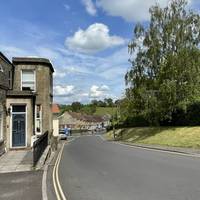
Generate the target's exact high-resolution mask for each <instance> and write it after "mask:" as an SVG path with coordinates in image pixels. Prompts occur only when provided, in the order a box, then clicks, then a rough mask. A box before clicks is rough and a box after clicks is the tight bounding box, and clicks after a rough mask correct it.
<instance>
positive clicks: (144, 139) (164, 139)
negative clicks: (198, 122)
mask: <svg viewBox="0 0 200 200" xmlns="http://www.w3.org/2000/svg"><path fill="white" fill-rule="evenodd" d="M116 134H117V138H118V139H119V140H121V141H124V142H130V143H138V144H153V145H163V146H172V147H187V148H200V127H167V128H166V127H165V128H163V127H161V128H160V127H159V128H157V127H156V128H155V127H151V128H149V127H146V128H128V129H119V130H116ZM105 137H106V138H107V139H113V132H112V131H110V132H108V133H106V135H105Z"/></svg>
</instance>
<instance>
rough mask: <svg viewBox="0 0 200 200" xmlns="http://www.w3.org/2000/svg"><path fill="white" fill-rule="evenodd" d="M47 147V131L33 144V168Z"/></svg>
mask: <svg viewBox="0 0 200 200" xmlns="http://www.w3.org/2000/svg"><path fill="white" fill-rule="evenodd" d="M47 146H48V131H47V132H45V133H44V134H43V135H41V136H40V137H39V139H38V140H36V141H35V142H34V143H33V166H35V165H36V164H37V162H38V160H39V159H40V157H41V155H42V154H43V152H44V150H45V149H46V147H47Z"/></svg>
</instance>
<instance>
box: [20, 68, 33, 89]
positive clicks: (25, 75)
mask: <svg viewBox="0 0 200 200" xmlns="http://www.w3.org/2000/svg"><path fill="white" fill-rule="evenodd" d="M22 90H31V91H35V71H34V70H22Z"/></svg>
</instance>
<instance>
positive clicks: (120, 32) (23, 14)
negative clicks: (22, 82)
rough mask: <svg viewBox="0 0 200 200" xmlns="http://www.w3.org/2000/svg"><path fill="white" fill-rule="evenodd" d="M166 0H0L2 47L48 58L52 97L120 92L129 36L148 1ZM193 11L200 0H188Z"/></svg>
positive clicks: (12, 53) (163, 0)
mask: <svg viewBox="0 0 200 200" xmlns="http://www.w3.org/2000/svg"><path fill="white" fill-rule="evenodd" d="M156 2H157V3H159V4H160V5H161V6H162V7H163V6H166V5H167V4H168V0H157V1H155V0H148V1H141V0H123V1H121V0H2V1H1V12H0V24H1V25H0V51H2V52H3V53H4V54H5V55H6V56H7V57H8V58H9V59H12V57H17V56H37V57H44V58H48V59H50V61H51V62H52V64H53V66H54V69H55V73H54V102H56V103H60V104H70V103H72V102H74V101H80V102H82V103H88V102H90V101H91V100H94V99H104V98H113V99H118V98H121V97H122V96H123V95H124V91H125V90H124V89H125V81H124V76H125V74H126V72H127V71H128V70H129V69H130V67H131V66H130V63H129V62H128V59H129V57H130V55H129V54H128V48H127V45H128V42H129V41H130V40H131V39H132V37H133V29H134V26H135V24H136V23H137V22H140V23H144V24H145V23H148V21H149V13H148V10H149V7H150V6H152V5H154V4H155V3H156ZM189 6H190V7H191V8H193V9H195V10H196V11H197V12H199V10H200V1H199V0H190V3H189Z"/></svg>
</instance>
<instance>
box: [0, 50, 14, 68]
mask: <svg viewBox="0 0 200 200" xmlns="http://www.w3.org/2000/svg"><path fill="white" fill-rule="evenodd" d="M0 57H2V58H3V59H4V60H5V61H6V62H7V63H8V64H10V65H12V66H13V64H12V63H11V62H10V60H9V59H8V58H7V57H6V56H5V55H4V54H3V53H2V52H1V51H0Z"/></svg>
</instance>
